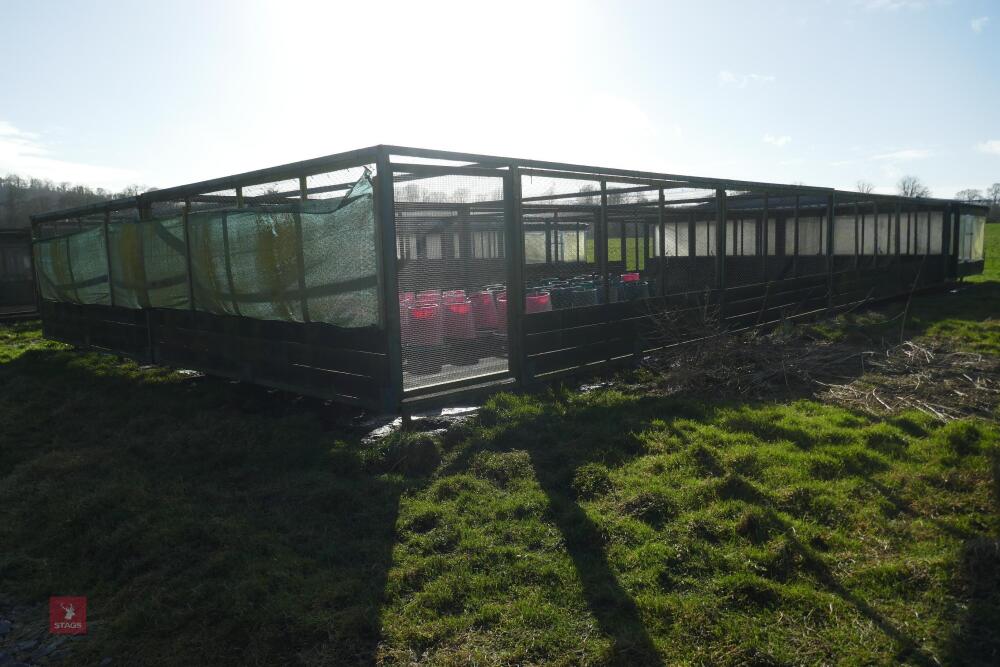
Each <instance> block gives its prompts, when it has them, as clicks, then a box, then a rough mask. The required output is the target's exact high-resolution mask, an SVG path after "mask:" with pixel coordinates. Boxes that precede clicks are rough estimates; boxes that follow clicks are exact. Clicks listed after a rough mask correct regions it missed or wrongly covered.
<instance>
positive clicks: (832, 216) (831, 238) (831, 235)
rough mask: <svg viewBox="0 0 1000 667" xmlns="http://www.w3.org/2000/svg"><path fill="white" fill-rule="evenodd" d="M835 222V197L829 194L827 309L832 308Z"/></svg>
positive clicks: (827, 221) (827, 206)
mask: <svg viewBox="0 0 1000 667" xmlns="http://www.w3.org/2000/svg"><path fill="white" fill-rule="evenodd" d="M836 222H837V195H836V194H835V193H833V192H831V193H830V195H829V197H828V198H827V201H826V239H825V246H826V248H825V249H826V299H827V307H829V308H832V307H833V261H834V253H833V250H834V248H833V242H834V240H835V239H836V237H835V236H834V229H835V226H836Z"/></svg>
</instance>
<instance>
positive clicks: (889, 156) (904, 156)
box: [869, 148, 931, 161]
mask: <svg viewBox="0 0 1000 667" xmlns="http://www.w3.org/2000/svg"><path fill="white" fill-rule="evenodd" d="M930 156H931V152H930V151H929V150H926V149H924V148H906V149H903V150H900V151H893V152H891V153H879V154H878V155H872V156H871V157H870V158H869V159H870V160H878V161H884V160H892V161H896V160H922V159H924V158H928V157H930Z"/></svg>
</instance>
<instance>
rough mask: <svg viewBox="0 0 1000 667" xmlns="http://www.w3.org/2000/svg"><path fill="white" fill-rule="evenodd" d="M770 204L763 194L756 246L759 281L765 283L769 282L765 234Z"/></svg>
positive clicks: (765, 194)
mask: <svg viewBox="0 0 1000 667" xmlns="http://www.w3.org/2000/svg"><path fill="white" fill-rule="evenodd" d="M769 203H770V202H769V201H768V198H767V193H766V192H765V193H764V210H763V211H762V212H761V215H760V234H759V236H758V239H759V240H758V245H759V246H760V270H761V280H763V281H764V282H765V283H766V282H770V279H769V276H768V275H767V253H768V251H769V250H770V248H769V247H768V243H767V233H768V220H767V214H768V211H767V209H768V204H769ZM775 242H777V234H775Z"/></svg>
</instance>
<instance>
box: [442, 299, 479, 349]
mask: <svg viewBox="0 0 1000 667" xmlns="http://www.w3.org/2000/svg"><path fill="white" fill-rule="evenodd" d="M444 330H445V336H446V337H447V338H450V339H453V340H472V339H473V338H475V337H476V325H475V320H474V319H473V317H472V302H470V301H469V300H468V299H466V300H465V301H463V302H462V303H449V304H447V305H445V307H444Z"/></svg>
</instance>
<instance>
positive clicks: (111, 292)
mask: <svg viewBox="0 0 1000 667" xmlns="http://www.w3.org/2000/svg"><path fill="white" fill-rule="evenodd" d="M109 222H111V211H109V210H105V211H104V222H103V223H102V225H101V226H102V227H103V228H104V260H105V262H106V265H107V269H108V298H109V299H110V300H111V307H112V308H113V307H114V305H115V283H114V279H113V278H112V275H111V238H110V236H109V235H108V223H109Z"/></svg>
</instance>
